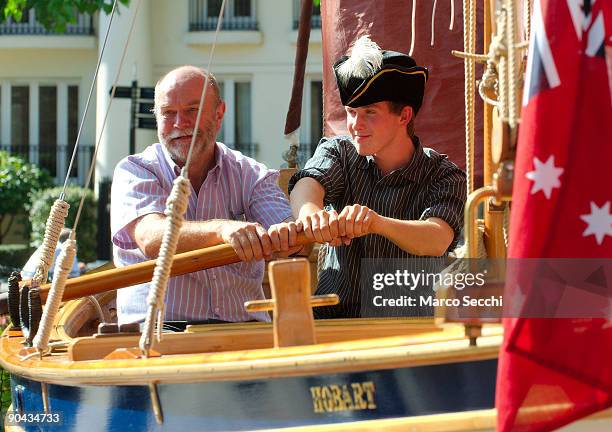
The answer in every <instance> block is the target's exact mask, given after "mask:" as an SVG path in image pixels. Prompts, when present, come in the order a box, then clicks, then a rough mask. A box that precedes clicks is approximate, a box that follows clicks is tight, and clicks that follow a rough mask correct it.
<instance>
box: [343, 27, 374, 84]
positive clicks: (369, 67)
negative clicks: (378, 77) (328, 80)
mask: <svg viewBox="0 0 612 432" xmlns="http://www.w3.org/2000/svg"><path fill="white" fill-rule="evenodd" d="M382 60H383V53H382V51H381V50H380V47H379V46H378V44H377V43H376V42H374V41H372V40H370V37H369V36H367V35H365V36H361V37H360V38H359V39H357V41H356V42H355V45H353V49H352V51H351V56H350V57H349V58H348V59H347V60H346V61H345V62H344V63H343V64H341V65H340V67H338V70H337V74H338V78H339V79H340V82H342V83H343V84H346V83H347V82H348V81H349V80H350V79H351V78H359V79H364V78H367V77H369V76H372V75H374V74H375V73H376V72H378V71H379V70H380V67H381V65H382Z"/></svg>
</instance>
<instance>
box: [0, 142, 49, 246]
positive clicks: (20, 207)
mask: <svg viewBox="0 0 612 432" xmlns="http://www.w3.org/2000/svg"><path fill="white" fill-rule="evenodd" d="M51 184H52V182H51V177H50V176H49V174H48V173H47V172H46V171H43V170H41V169H40V168H39V167H38V166H36V165H32V164H29V163H26V162H25V161H24V160H23V159H21V158H19V157H16V156H11V155H9V154H8V153H7V152H5V151H0V244H1V243H2V240H3V239H4V237H5V236H6V235H7V234H8V232H9V230H10V229H11V226H12V225H13V222H14V220H15V215H17V214H19V213H21V212H23V211H25V206H26V204H28V203H29V196H30V194H31V193H32V192H35V191H37V190H39V189H43V188H46V187H49V186H50V185H51ZM3 227H4V229H3Z"/></svg>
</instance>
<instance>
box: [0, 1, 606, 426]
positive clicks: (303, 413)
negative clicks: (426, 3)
mask: <svg viewBox="0 0 612 432" xmlns="http://www.w3.org/2000/svg"><path fill="white" fill-rule="evenodd" d="M485 3H487V2H485ZM489 129H490V128H489ZM497 153H498V154H499V155H503V156H504V157H507V156H508V155H511V152H510V149H509V147H508V143H506V144H504V145H502V146H501V149H498V152H497ZM491 174H492V173H491V172H489V173H488V174H487V175H485V180H486V181H485V183H486V184H487V185H488V187H485V188H484V189H482V190H479V191H476V192H475V193H474V194H473V195H472V196H471V197H470V200H469V202H468V204H467V207H466V210H467V211H466V234H467V236H468V239H469V243H470V245H472V247H475V246H474V245H476V243H477V241H476V239H475V237H476V232H477V229H478V228H477V224H476V223H475V221H476V213H477V211H476V210H477V204H478V203H479V202H480V201H482V200H483V199H485V198H487V197H491V196H498V197H502V196H503V195H504V194H506V193H507V182H506V183H503V182H502V183H500V184H497V185H495V187H493V186H491V184H492V180H491V178H490V176H491ZM502 180H503V179H502ZM500 217H501V216H500V214H499V213H498V212H497V213H496V212H495V210H491V209H490V208H489V207H487V209H486V211H485V220H484V224H485V228H487V227H488V229H489V231H488V232H489V236H488V238H487V239H486V241H487V242H488V243H487V249H488V250H489V252H490V254H491V255H493V256H500V255H501V256H503V253H504V248H503V245H502V242H500V241H499V239H500V235H499V232H500V231H499V230H497V229H491V227H494V226H495V224H496V223H499V221H500ZM474 255H475V254H474V253H473V252H472V251H470V254H469V255H468V256H474ZM236 261H237V257H236V255H235V254H234V253H233V251H232V249H231V248H230V247H229V246H217V247H214V248H209V249H206V250H201V251H193V252H188V253H185V254H181V255H178V256H176V257H175V259H174V261H173V270H172V274H174V275H178V274H184V273H186V272H191V271H198V270H202V269H205V268H210V267H212V266H215V265H224V264H228V263H231V262H236ZM153 265H154V263H152V262H147V263H140V264H136V265H133V266H129V267H124V268H121V269H113V270H108V271H103V272H99V273H95V274H92V275H85V276H82V277H80V278H75V279H72V280H69V281H68V282H67V284H66V289H65V293H64V297H63V300H64V301H65V303H64V304H63V306H62V308H61V309H60V313H59V314H58V316H57V317H56V319H55V322H54V324H53V330H52V349H51V351H50V352H49V353H45V355H39V353H37V352H36V351H35V350H34V349H32V348H28V347H27V345H28V344H27V336H28V334H27V333H28V332H24V331H22V329H18V328H16V327H15V326H9V327H8V328H7V329H6V330H5V332H4V333H3V334H2V337H1V338H0V364H1V365H2V367H3V368H5V369H6V370H8V371H9V372H10V373H11V389H12V401H13V405H12V410H11V416H7V417H6V418H5V426H6V429H7V430H58V428H60V430H66V431H70V430H75V431H80V430H84V429H86V428H96V429H100V430H110V431H112V430H117V431H119V430H121V431H123V430H134V431H138V430H143V431H144V430H160V431H162V430H167V431H175V430H180V429H185V430H222V431H236V430H267V429H280V428H292V429H295V430H301V431H307V430H342V431H348V430H382V429H385V430H401V431H403V430H428V431H434V430H435V431H459V430H464V431H474V430H492V429H494V428H495V421H496V418H495V410H494V408H493V407H494V398H495V379H496V369H497V355H498V351H499V348H500V344H501V342H502V329H501V326H500V325H499V324H495V323H491V324H483V323H482V322H480V321H474V320H468V321H464V322H456V323H452V322H441V321H440V320H434V319H415V318H405V319H402V318H389V319H376V318H358V319H345V320H324V321H314V320H313V318H312V312H311V308H312V307H313V306H316V305H318V304H325V303H326V302H328V301H333V299H311V298H310V294H311V283H310V279H311V276H310V273H309V271H310V269H309V267H310V264H309V262H308V261H306V260H303V259H302V260H300V259H297V260H288V261H282V262H276V263H274V264H271V268H270V270H269V275H270V285H271V291H272V294H273V296H272V297H273V301H268V302H265V301H263V302H253V303H251V304H250V305H247V306H246V307H248V308H257V309H258V310H273V312H274V314H273V316H274V320H273V323H271V324H268V323H254V322H253V323H236V324H221V325H190V326H188V327H187V329H186V330H185V331H184V332H176V333H168V334H164V335H163V338H162V339H161V341H160V342H158V343H156V344H155V345H154V346H153V348H152V349H151V350H150V351H148V352H146V353H144V352H143V351H141V350H140V348H139V347H138V342H139V336H140V335H139V328H135V327H134V326H117V325H116V324H113V321H114V318H115V315H114V311H115V295H114V291H113V290H114V289H117V288H120V287H123V286H129V285H132V284H136V283H141V282H145V281H148V280H150V279H151V275H152V272H153ZM22 289H23V288H22ZM48 290H49V287H48V286H42V287H40V299H41V301H42V302H43V303H44V301H45V299H46V296H47V293H48ZM21 315H22V317H21V318H22V320H23V321H25V322H26V324H27V325H26V327H27V328H28V330H32V328H31V324H32V320H31V314H30V313H28V311H27V308H25V307H22V308H21ZM548 409H552V410H554V409H560V407H548ZM36 414H38V416H36ZM28 415H31V416H29V417H28ZM610 415H611V413H609V412H608V413H604V414H600V415H599V416H598V417H595V418H594V419H592V420H588V421H591V422H592V424H595V423H597V422H599V421H600V420H601V421H603V422H604V424H605V422H606V419H607V420H608V421H609V417H610ZM15 416H21V417H18V418H17V420H19V419H20V420H21V421H15V420H16V417H15Z"/></svg>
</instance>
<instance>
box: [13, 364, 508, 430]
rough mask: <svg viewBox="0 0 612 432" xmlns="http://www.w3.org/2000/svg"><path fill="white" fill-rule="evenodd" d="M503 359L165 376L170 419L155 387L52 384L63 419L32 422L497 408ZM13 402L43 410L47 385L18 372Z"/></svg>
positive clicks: (275, 420) (189, 420)
mask: <svg viewBox="0 0 612 432" xmlns="http://www.w3.org/2000/svg"><path fill="white" fill-rule="evenodd" d="M496 369H497V360H496V359H491V360H479V361H466V362H457V363H447V364H437V365H427V366H414V367H406V368H398V369H386V370H373V371H366V372H354V373H336V374H325V375H317V376H304V377H287V378H273V379H267V380H243V381H212V382H202V383H193V384H158V385H157V389H158V394H159V399H160V403H161V411H162V413H163V423H161V424H158V423H157V421H156V416H155V413H154V410H153V406H152V403H151V395H150V391H149V387H148V386H146V385H144V386H139V385H132V386H78V387H77V386H64V385H58V384H47V389H48V399H49V412H50V413H58V414H59V417H60V418H61V425H57V424H53V423H44V424H41V423H38V424H27V423H21V424H20V426H21V427H23V428H24V429H25V430H28V431H29V430H62V431H82V430H87V431H89V432H91V431H94V430H103V431H125V430H130V431H150V430H155V431H178V430H207V431H216V430H218V431H241V430H253V429H272V428H280V427H291V426H307V425H325V424H334V423H343V422H354V421H362V420H378V419H389V418H396V417H412V416H423V415H430V414H440V413H451V412H467V411H472V410H481V409H490V408H492V407H493V405H494V395H495V375H496ZM11 385H12V397H13V407H14V409H15V410H16V411H21V412H24V413H30V412H42V411H43V398H42V385H41V383H40V382H38V381H34V380H29V379H26V378H23V377H19V376H16V375H14V376H12V378H11Z"/></svg>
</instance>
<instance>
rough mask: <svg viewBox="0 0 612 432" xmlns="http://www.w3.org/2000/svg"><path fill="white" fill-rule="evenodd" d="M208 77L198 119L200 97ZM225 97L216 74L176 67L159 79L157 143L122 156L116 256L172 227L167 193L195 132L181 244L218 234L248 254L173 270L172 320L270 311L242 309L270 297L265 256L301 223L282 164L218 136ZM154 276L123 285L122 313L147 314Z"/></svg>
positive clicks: (147, 244) (188, 246)
mask: <svg viewBox="0 0 612 432" xmlns="http://www.w3.org/2000/svg"><path fill="white" fill-rule="evenodd" d="M207 76H208V83H209V84H208V85H209V87H208V89H207V94H206V99H205V101H204V107H203V111H202V115H201V119H200V123H199V124H198V125H196V117H197V113H198V105H199V101H200V96H201V93H202V88H203V85H204V83H205V81H206V77H207ZM224 113H225V104H224V102H223V101H222V100H221V98H220V94H219V87H218V84H217V82H216V80H215V78H214V76H213V75H212V74H210V73H208V72H206V71H205V70H203V69H200V68H196V67H194V66H183V67H179V68H177V69H174V70H172V71H170V72H169V73H168V74H167V75H165V76H164V77H163V78H162V79H160V81H159V82H158V83H157V85H156V87H155V115H156V119H157V132H158V138H159V143H157V144H153V145H151V146H149V147H147V148H146V149H145V150H144V151H143V152H142V153H139V154H136V155H132V156H128V157H126V158H125V159H123V160H122V161H121V162H119V164H118V165H117V167H116V169H115V173H114V178H113V187H112V197H111V231H112V240H113V245H114V247H113V254H114V261H115V265H117V266H118V267H120V266H125V265H127V264H133V263H136V262H140V261H144V260H146V259H151V258H155V257H156V256H157V254H158V253H159V248H160V244H161V240H162V236H163V230H164V223H163V221H164V219H165V218H166V216H165V215H164V210H165V207H166V205H165V204H166V199H167V198H168V195H169V194H170V191H171V189H172V182H173V181H174V179H175V178H176V177H177V176H178V175H179V173H180V170H181V168H182V167H183V166H184V165H185V162H186V159H187V154H188V150H189V145H190V143H191V139H192V136H193V135H194V134H196V140H195V144H194V148H193V154H192V156H191V160H190V164H189V167H188V176H189V179H190V181H191V186H192V190H191V195H190V197H189V207H188V209H187V212H186V214H185V222H184V224H183V227H182V229H181V232H180V238H179V243H178V250H177V252H184V251H188V250H193V249H198V248H203V247H207V246H212V245H216V244H220V243H228V244H230V245H232V247H233V248H234V250H235V251H236V253H237V254H238V256H239V257H240V259H241V260H242V262H240V263H237V264H233V265H228V266H224V267H220V268H215V269H210V270H202V271H199V272H196V273H192V274H188V275H182V276H177V277H174V278H171V279H170V282H169V286H168V291H167V296H166V317H165V318H166V320H170V321H191V322H201V321H217V320H218V321H232V322H234V321H249V320H268V315H267V314H265V313H253V314H249V313H247V312H245V311H244V308H243V303H244V301H246V300H253V299H260V298H262V297H263V292H262V287H261V282H262V277H263V273H264V262H263V259H264V258H268V257H270V256H271V255H272V254H273V252H275V251H283V252H285V253H288V252H290V250H289V244H290V243H291V244H292V245H293V244H294V242H295V236H296V231H297V229H296V225H295V223H293V222H291V223H283V222H284V221H288V220H290V218H291V210H290V207H289V204H288V202H287V199H286V197H285V195H284V194H283V192H282V191H281V190H280V189H279V187H278V186H277V178H278V172H277V171H273V170H269V169H267V168H266V167H265V166H264V165H263V164H261V163H258V162H257V161H255V160H253V159H251V158H248V157H246V156H244V155H242V154H241V153H239V152H237V151H234V150H232V149H230V148H228V147H227V146H225V145H224V144H222V143H218V142H215V137H216V135H217V133H218V131H219V129H220V127H221V122H222V120H223V115H224ZM148 289H149V284H142V285H137V286H133V287H129V288H125V289H121V290H119V291H118V294H117V306H118V307H117V311H118V317H119V322H120V323H124V322H138V321H142V320H143V319H144V316H145V313H146V301H145V300H146V296H147V293H148Z"/></svg>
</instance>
